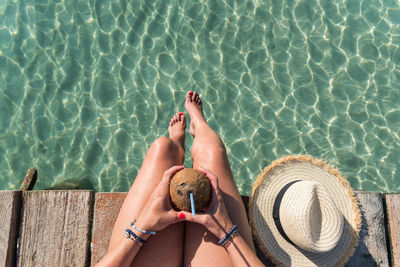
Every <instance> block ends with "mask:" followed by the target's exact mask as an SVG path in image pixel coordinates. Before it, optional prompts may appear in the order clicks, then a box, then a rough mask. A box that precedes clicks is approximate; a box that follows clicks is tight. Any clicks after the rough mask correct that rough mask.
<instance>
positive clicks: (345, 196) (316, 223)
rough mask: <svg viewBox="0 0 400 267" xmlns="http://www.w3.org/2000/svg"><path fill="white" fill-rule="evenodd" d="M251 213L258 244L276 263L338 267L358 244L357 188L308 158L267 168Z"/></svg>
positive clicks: (290, 158) (291, 159) (258, 183)
mask: <svg viewBox="0 0 400 267" xmlns="http://www.w3.org/2000/svg"><path fill="white" fill-rule="evenodd" d="M249 212H250V220H251V224H252V229H253V235H254V237H255V240H256V242H257V244H258V246H259V247H260V249H261V250H262V251H263V252H264V253H265V254H266V255H267V256H268V258H270V260H272V261H273V262H274V263H275V264H277V265H284V266H288V265H293V266H340V265H343V264H344V263H345V262H346V261H347V260H348V259H349V257H350V256H351V255H352V254H353V252H354V249H355V247H356V246H357V244H358V233H359V230H360V226H361V215H360V210H359V207H358V204H357V201H356V198H355V196H354V192H353V190H352V189H351V187H350V186H349V184H348V182H347V181H346V180H345V179H343V178H342V177H341V175H340V174H339V172H338V171H337V170H335V169H333V168H331V167H329V166H328V165H326V164H325V162H323V161H322V160H317V159H314V158H312V157H310V156H287V157H284V158H281V159H279V160H277V161H274V162H273V163H272V164H271V165H270V166H268V167H267V168H265V169H264V171H263V173H262V174H261V175H260V176H259V177H258V179H257V181H256V183H255V184H254V186H253V193H252V196H251V198H250V211H249Z"/></svg>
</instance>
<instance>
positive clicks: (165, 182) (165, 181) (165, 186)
mask: <svg viewBox="0 0 400 267" xmlns="http://www.w3.org/2000/svg"><path fill="white" fill-rule="evenodd" d="M183 168H184V167H183V165H179V166H173V167H171V168H169V169H168V170H166V171H165V172H164V175H163V177H162V179H161V182H160V183H159V184H158V187H160V188H161V189H160V191H161V194H162V195H163V196H166V195H168V194H169V182H170V180H171V178H172V177H173V176H174V174H175V173H177V172H178V171H180V170H182V169H183Z"/></svg>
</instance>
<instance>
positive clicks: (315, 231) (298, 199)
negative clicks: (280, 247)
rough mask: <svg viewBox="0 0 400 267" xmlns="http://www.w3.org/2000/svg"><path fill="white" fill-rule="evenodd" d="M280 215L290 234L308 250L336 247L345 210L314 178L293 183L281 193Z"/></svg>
mask: <svg viewBox="0 0 400 267" xmlns="http://www.w3.org/2000/svg"><path fill="white" fill-rule="evenodd" d="M279 219H280V223H281V225H282V228H283V230H284V232H285V234H286V235H287V237H288V238H289V239H290V240H291V241H292V242H293V243H294V244H295V245H296V246H298V247H300V248H301V249H304V250H306V251H310V252H314V253H321V252H327V251H330V250H331V249H333V248H334V247H335V246H336V245H337V243H338V242H339V240H340V237H341V235H342V232H343V224H344V218H343V214H342V213H341V212H340V211H339V210H338V209H337V208H336V206H335V204H334V203H333V201H332V200H331V199H330V197H329V195H328V193H327V191H326V189H325V188H324V187H323V186H322V185H321V184H320V183H318V182H315V181H298V182H296V183H293V184H292V185H291V186H290V187H289V188H288V189H287V191H286V192H285V194H284V195H283V197H282V202H281V204H280V208H279Z"/></svg>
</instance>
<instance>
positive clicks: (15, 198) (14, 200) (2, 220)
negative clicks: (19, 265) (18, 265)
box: [0, 191, 21, 266]
mask: <svg viewBox="0 0 400 267" xmlns="http://www.w3.org/2000/svg"><path fill="white" fill-rule="evenodd" d="M20 207H21V191H0V266H15V253H16V248H17V237H18V224H19V213H20Z"/></svg>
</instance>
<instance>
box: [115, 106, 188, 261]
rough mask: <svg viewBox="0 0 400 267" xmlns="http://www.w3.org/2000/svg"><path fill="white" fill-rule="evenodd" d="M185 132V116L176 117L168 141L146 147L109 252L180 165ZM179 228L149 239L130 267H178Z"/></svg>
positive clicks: (162, 139) (180, 249)
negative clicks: (169, 172) (167, 174)
mask: <svg viewBox="0 0 400 267" xmlns="http://www.w3.org/2000/svg"><path fill="white" fill-rule="evenodd" d="M185 129H186V119H185V116H184V115H183V113H177V114H176V115H175V116H174V117H173V118H172V119H171V122H170V125H169V128H168V131H169V136H170V137H169V138H168V137H160V138H158V139H157V140H156V141H155V142H154V143H153V144H152V145H151V146H150V148H149V150H148V152H147V154H146V156H145V159H144V161H143V164H142V167H141V168H140V171H139V173H138V175H137V177H136V179H135V181H134V182H133V185H132V187H131V189H130V190H129V193H128V195H127V196H126V198H125V201H124V203H123V205H122V208H121V210H120V212H119V215H118V218H117V220H116V222H115V225H114V228H113V232H112V235H111V240H110V244H109V249H110V248H112V247H114V246H116V245H118V241H119V240H120V239H121V236H123V235H124V232H125V229H126V228H128V227H130V222H131V221H133V219H134V218H137V216H138V215H139V213H140V212H141V211H142V209H143V207H144V205H145V204H146V201H147V200H148V198H149V196H150V195H151V193H152V192H153V190H154V188H155V187H156V186H157V185H158V183H159V181H160V179H161V177H162V175H163V174H164V172H165V171H166V170H167V169H169V168H171V167H172V166H175V165H182V164H183V161H184V158H185V153H184V147H185V145H184V143H185ZM183 226H184V224H183V223H176V224H172V225H170V226H169V227H167V228H166V229H164V230H162V231H160V232H158V233H157V235H155V236H153V237H150V238H149V240H148V242H147V244H146V245H144V246H143V247H142V248H141V249H140V251H139V253H138V254H137V255H136V257H135V259H134V261H133V264H132V266H181V265H182V258H183V239H184V227H183ZM146 230H151V229H146Z"/></svg>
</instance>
